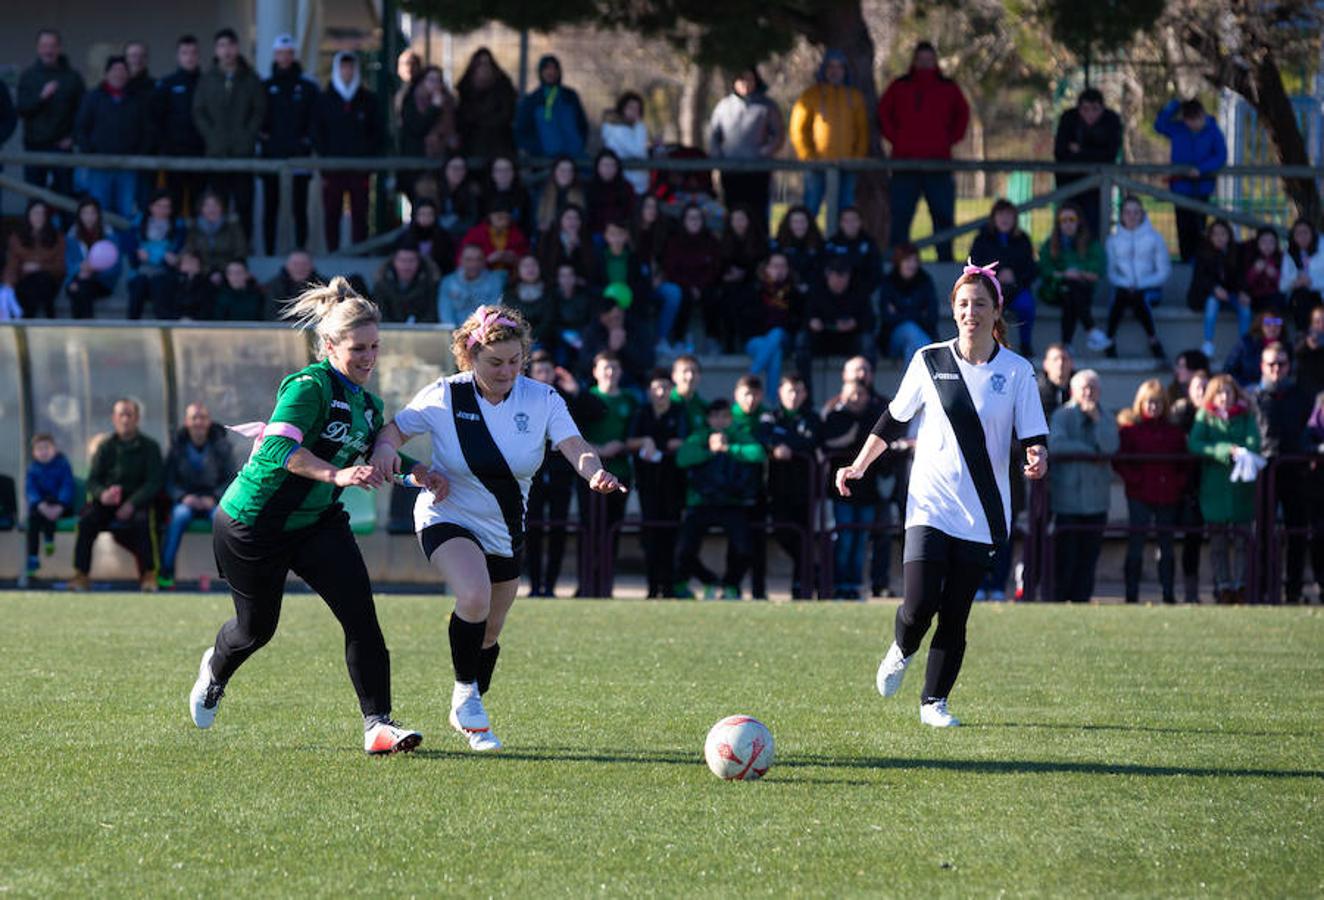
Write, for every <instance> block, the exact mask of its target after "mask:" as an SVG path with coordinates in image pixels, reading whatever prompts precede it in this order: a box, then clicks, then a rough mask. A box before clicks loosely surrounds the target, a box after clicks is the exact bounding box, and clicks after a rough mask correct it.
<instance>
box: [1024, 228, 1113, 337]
mask: <svg viewBox="0 0 1324 900" xmlns="http://www.w3.org/2000/svg"><path fill="white" fill-rule="evenodd" d="M1081 216H1082V213H1081V211H1080V207H1079V206H1076V205H1075V204H1074V203H1064V204H1062V207H1061V208H1060V209H1059V210H1058V211H1057V218H1056V223H1057V224H1056V226H1055V227H1054V228H1053V233H1052V234H1051V235H1049V236H1048V239H1047V240H1046V241H1044V243H1043V246H1042V247H1040V248H1039V288H1038V290H1039V299H1040V300H1041V301H1042V302H1044V303H1047V304H1048V305H1049V306H1060V307H1062V343H1064V344H1066V345H1068V346H1070V344H1071V339H1072V338H1073V337H1075V336H1076V323H1077V321H1079V322H1080V324H1082V325H1083V326H1085V327H1086V328H1088V329H1089V346H1090V348H1091V349H1094V350H1102V349H1103V348H1104V347H1106V346H1107V345H1108V336H1107V335H1106V334H1104V333H1103V332H1102V331H1100V330H1099V329H1098V328H1096V327H1095V326H1094V312H1093V310H1092V309H1091V307H1092V306H1093V305H1094V286H1095V284H1096V283H1098V280H1099V278H1100V277H1101V276H1102V275H1103V266H1104V259H1103V248H1102V247H1100V246H1099V242H1098V241H1096V240H1094V238H1093V236H1092V235H1091V234H1090V230H1089V227H1088V226H1087V225H1085V223H1084V222H1082V221H1081Z"/></svg>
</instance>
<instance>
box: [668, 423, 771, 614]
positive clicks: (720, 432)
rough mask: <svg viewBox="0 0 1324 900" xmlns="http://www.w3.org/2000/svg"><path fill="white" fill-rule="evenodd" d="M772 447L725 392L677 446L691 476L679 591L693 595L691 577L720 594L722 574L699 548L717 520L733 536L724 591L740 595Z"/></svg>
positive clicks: (681, 594)
mask: <svg viewBox="0 0 1324 900" xmlns="http://www.w3.org/2000/svg"><path fill="white" fill-rule="evenodd" d="M767 459H768V454H767V451H766V450H765V449H764V448H763V445H762V444H760V443H759V442H758V440H757V439H756V438H755V437H754V435H753V434H752V433H751V432H750V431H749V430H748V429H747V428H737V427H736V426H735V425H734V424H733V423H732V418H731V402H730V401H729V400H725V399H722V398H719V399H717V400H713V401H712V402H710V403H709V404H708V411H707V415H706V416H705V418H704V424H703V426H701V427H700V428H699V430H698V431H695V432H694V433H692V434H691V435H690V436H689V437H687V438H686V439H685V443H683V444H681V445H680V449H679V450H677V451H676V465H677V466H679V467H680V468H681V469H683V470H685V471H686V472H687V473H688V476H689V489H688V491H687V492H686V497H685V503H686V510H685V519H684V521H683V522H682V524H681V529H680V544H679V546H678V547H677V549H676V559H677V576H678V577H679V579H680V580H679V581H678V582H677V584H676V596H677V597H688V596H693V595H692V594H690V592H689V581H690V578H692V577H695V576H697V577H698V578H699V580H700V581H702V582H703V584H704V589H705V590H704V596H705V597H706V598H709V599H711V598H713V597H715V596H716V595H717V585H718V583H719V579H718V576H717V574H716V573H715V572H713V571H712V570H711V569H709V568H708V567H707V566H705V565H704V564H703V561H702V560H701V559H700V558H699V549H700V546H701V545H702V544H703V537H704V535H705V534H706V533H707V532H708V529H709V528H710V527H712V526H714V525H715V526H717V527H718V528H721V529H722V530H723V531H724V532H726V537H727V540H728V541H729V542H730V544H729V547H728V550H727V555H726V573H725V574H724V575H723V576H722V577H721V579H720V583H721V585H722V595H723V596H724V597H726V598H728V599H735V598H738V597H739V596H740V582H741V579H743V578H744V576H745V569H746V568H748V567H749V562H750V557H751V554H752V546H751V543H750V533H749V531H750V530H749V509H750V508H751V507H753V506H754V504H755V502H756V500H757V498H758V496H759V494H760V493H761V492H762V490H763V464H764V462H766V461H767Z"/></svg>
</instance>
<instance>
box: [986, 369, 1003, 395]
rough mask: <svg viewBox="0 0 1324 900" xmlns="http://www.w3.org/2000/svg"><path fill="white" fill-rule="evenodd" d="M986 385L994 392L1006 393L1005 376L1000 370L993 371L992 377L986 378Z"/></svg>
mask: <svg viewBox="0 0 1324 900" xmlns="http://www.w3.org/2000/svg"><path fill="white" fill-rule="evenodd" d="M988 386H989V387H991V388H993V393H995V394H1005V393H1007V376H1006V375H1003V374H1002V373H1001V372H995V373H994V374H993V377H992V378H990V379H989V380H988Z"/></svg>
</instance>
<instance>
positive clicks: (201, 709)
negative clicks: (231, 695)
mask: <svg viewBox="0 0 1324 900" xmlns="http://www.w3.org/2000/svg"><path fill="white" fill-rule="evenodd" d="M214 652H216V648H215V647H208V648H207V649H206V650H205V651H203V654H202V662H201V663H200V664H199V665H198V680H197V681H195V682H193V690H191V691H189V695H188V711H189V715H190V716H192V717H193V724H194V725H196V726H198V727H199V728H210V727H211V723H212V722H214V721H216V707H217V706H218V705H219V704H220V702H221V695H222V694H224V693H225V685H223V684H219V683H217V682H216V681H215V680H214V679H213V678H212V675H211V655H212V654H213V653H214Z"/></svg>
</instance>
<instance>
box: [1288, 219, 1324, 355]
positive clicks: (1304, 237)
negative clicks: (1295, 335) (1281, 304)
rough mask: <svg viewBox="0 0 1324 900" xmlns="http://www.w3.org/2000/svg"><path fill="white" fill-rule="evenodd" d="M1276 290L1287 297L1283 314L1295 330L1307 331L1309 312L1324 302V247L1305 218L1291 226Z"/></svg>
mask: <svg viewBox="0 0 1324 900" xmlns="http://www.w3.org/2000/svg"><path fill="white" fill-rule="evenodd" d="M1278 290H1280V291H1282V294H1283V296H1284V297H1286V298H1287V311H1288V314H1289V315H1290V316H1291V317H1292V324H1293V325H1295V326H1296V329H1297V331H1300V332H1306V331H1309V330H1310V311H1311V310H1313V309H1314V308H1315V307H1316V306H1319V305H1320V303H1324V299H1321V297H1324V248H1321V247H1320V245H1319V232H1318V231H1316V230H1315V226H1314V225H1313V224H1311V222H1310V220H1309V219H1297V220H1296V221H1295V222H1293V223H1292V235H1291V237H1290V238H1289V240H1288V241H1287V252H1285V253H1284V254H1283V268H1282V274H1280V275H1279V276H1278Z"/></svg>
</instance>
